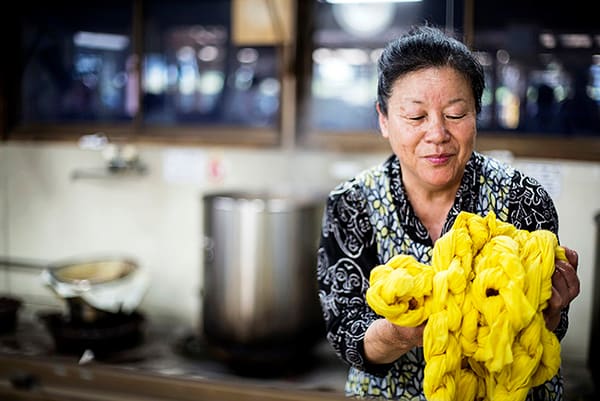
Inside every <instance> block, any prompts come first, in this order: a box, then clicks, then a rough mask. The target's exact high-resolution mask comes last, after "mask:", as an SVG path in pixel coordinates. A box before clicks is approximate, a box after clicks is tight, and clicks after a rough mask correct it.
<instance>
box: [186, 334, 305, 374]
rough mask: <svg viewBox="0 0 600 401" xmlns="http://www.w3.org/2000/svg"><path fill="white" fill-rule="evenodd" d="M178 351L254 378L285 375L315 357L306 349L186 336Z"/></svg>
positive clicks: (296, 370) (297, 371)
mask: <svg viewBox="0 0 600 401" xmlns="http://www.w3.org/2000/svg"><path fill="white" fill-rule="evenodd" d="M175 350H176V352H178V353H179V354H181V355H183V356H185V357H188V358H191V359H197V360H206V359H209V360H212V361H214V362H217V363H219V364H222V365H224V367H226V368H227V369H228V370H229V371H230V372H231V373H233V374H235V375H238V376H245V377H254V378H275V377H286V376H287V377H289V376H296V375H298V374H302V373H305V372H307V371H309V370H310V369H312V368H314V365H315V363H316V356H315V355H314V353H313V352H312V351H311V350H310V349H307V348H294V347H278V346H263V347H258V346H244V345H235V346H234V345H228V346H224V345H217V344H212V343H209V342H207V341H206V340H205V339H203V338H201V337H198V336H195V335H189V336H186V337H184V338H183V339H182V340H181V341H179V343H178V344H176V347H175Z"/></svg>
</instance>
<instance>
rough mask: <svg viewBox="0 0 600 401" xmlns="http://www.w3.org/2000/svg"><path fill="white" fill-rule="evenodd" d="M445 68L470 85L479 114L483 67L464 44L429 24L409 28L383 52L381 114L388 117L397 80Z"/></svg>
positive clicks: (380, 63) (379, 95)
mask: <svg viewBox="0 0 600 401" xmlns="http://www.w3.org/2000/svg"><path fill="white" fill-rule="evenodd" d="M445 66H448V67H452V68H454V69H455V70H457V71H458V72H459V73H461V74H462V75H463V76H464V77H465V78H466V79H467V80H468V82H469V83H470V84H471V90H472V91H473V97H474V99H475V110H476V112H477V113H479V112H480V111H481V97H482V95H483V89H484V87H485V77H484V73H483V66H482V65H481V63H480V62H479V60H477V58H476V56H475V55H474V54H473V52H472V51H471V50H470V49H469V48H468V47H467V46H466V45H465V44H464V43H462V42H461V41H459V40H458V39H456V38H454V37H452V36H450V35H448V34H446V33H444V32H443V31H442V30H441V29H440V28H437V27H435V26H432V25H428V24H426V25H419V26H414V27H412V28H411V29H410V30H409V31H408V32H407V33H406V34H404V35H402V36H400V37H399V38H397V39H394V40H392V41H390V42H389V43H388V44H387V45H386V46H385V48H384V49H383V52H382V53H381V56H380V57H379V61H378V63H377V70H378V77H377V103H378V104H379V108H380V110H381V112H382V113H383V114H384V115H387V104H388V99H389V98H390V96H391V94H392V86H393V85H394V82H395V81H396V80H397V79H398V78H400V77H402V76H404V75H406V74H408V73H410V72H413V71H417V70H420V69H423V68H429V67H445Z"/></svg>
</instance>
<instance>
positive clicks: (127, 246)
mask: <svg viewBox="0 0 600 401" xmlns="http://www.w3.org/2000/svg"><path fill="white" fill-rule="evenodd" d="M139 152H140V157H141V159H142V161H143V162H144V163H145V164H146V165H147V166H148V173H147V174H146V175H143V176H128V177H108V178H88V179H73V178H72V174H73V172H74V171H75V170H77V169H82V168H102V167H104V163H105V161H104V160H103V158H102V156H101V154H100V153H99V152H98V151H90V150H81V149H79V148H78V147H77V146H75V145H68V144H52V145H47V144H46V145H38V144H15V143H9V144H2V145H0V256H4V257H12V258H26V259H30V260H34V261H39V262H40V263H45V262H54V261H57V260H61V259H64V258H71V257H74V256H86V255H96V254H109V255H110V254H114V255H121V254H126V255H131V256H133V257H135V258H136V259H137V260H138V262H139V263H140V265H141V266H142V267H144V268H145V269H146V270H147V271H148V272H149V274H150V280H151V281H150V287H149V290H148V292H147V293H146V296H145V298H144V300H143V303H142V305H141V308H142V309H143V310H144V311H145V312H146V313H147V314H148V315H149V318H150V319H160V320H166V321H173V322H176V323H179V324H183V325H186V326H189V327H193V328H195V327H197V326H198V325H199V324H200V323H199V317H200V313H201V299H200V290H201V288H202V267H203V266H202V241H203V232H202V224H203V222H202V215H201V212H202V203H201V199H202V196H203V194H204V193H206V192H212V191H219V190H224V189H254V190H264V189H273V188H275V189H276V190H278V191H289V190H299V189H302V190H306V191H309V192H323V191H327V190H329V189H330V188H332V187H333V185H335V184H336V183H337V182H338V181H340V180H341V179H343V178H345V177H346V176H350V175H352V174H353V173H354V172H356V171H358V170H360V169H362V168H365V167H367V166H369V165H371V164H373V163H377V162H380V161H381V160H382V159H383V157H385V156H386V155H377V154H375V155H372V154H371V155H362V154H337V153H320V152H296V153H293V152H290V151H279V150H268V151H267V150H265V151H262V150H261V151H258V150H246V149H235V148H194V147H189V148H188V147H186V148H174V147H161V146H143V147H141V148H139ZM513 162H514V164H515V165H517V166H518V167H521V168H522V169H524V170H526V171H531V173H532V174H541V175H543V177H541V178H542V179H543V180H544V182H547V183H548V185H552V192H553V194H554V196H555V200H556V206H557V208H558V211H559V215H560V219H561V227H560V233H559V234H560V238H561V241H562V243H563V244H565V245H569V246H571V247H573V248H575V249H577V250H578V251H579V255H580V266H579V270H580V276H581V282H582V294H581V296H580V297H579V298H578V299H577V300H576V301H575V302H574V303H573V305H572V309H571V328H570V330H569V333H568V335H567V338H565V340H564V341H563V351H564V355H565V357H567V358H572V359H576V360H585V358H586V357H587V345H588V341H589V327H590V319H591V301H592V299H591V297H592V292H593V288H592V283H593V270H594V257H595V248H594V247H595V238H596V227H595V223H594V220H593V217H594V215H595V214H596V213H598V212H599V211H600V163H589V162H559V161H555V160H513ZM0 292H8V293H12V294H15V295H18V296H20V297H22V298H24V300H25V301H26V310H27V311H34V310H36V309H39V308H43V307H46V306H47V305H55V306H61V305H62V303H61V302H60V300H59V299H57V298H56V297H54V296H53V295H52V293H51V292H50V290H49V289H48V288H46V287H44V286H43V285H42V283H41V280H40V278H39V274H38V271H34V270H27V269H10V271H4V272H2V271H0Z"/></svg>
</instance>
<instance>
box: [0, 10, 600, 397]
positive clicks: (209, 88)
mask: <svg viewBox="0 0 600 401" xmlns="http://www.w3.org/2000/svg"><path fill="white" fill-rule="evenodd" d="M0 20H1V21H2V25H3V28H4V30H3V33H4V34H3V35H2V38H1V39H0V41H1V42H2V50H3V54H4V56H3V62H2V65H1V67H0V74H1V75H0V138H1V141H0V259H2V265H0V295H2V294H4V295H5V296H6V297H8V298H18V299H19V300H21V301H22V304H21V306H20V308H19V312H18V313H19V317H20V320H19V321H20V322H27V321H36V320H37V318H36V316H38V314H39V313H40V311H43V310H47V309H49V308H50V309H55V310H60V309H64V308H65V307H73V305H71V304H65V299H64V298H65V293H64V292H62V293H61V292H60V291H58V295H59V296H57V289H56V287H55V288H53V289H54V291H51V289H50V288H48V287H49V286H48V282H44V281H43V280H41V279H40V274H41V273H42V272H43V271H44V270H47V268H48V267H49V266H52V265H54V266H55V265H56V262H57V261H63V260H68V259H72V258H78V260H82V259H83V260H86V258H88V259H90V260H92V259H93V257H95V256H96V255H110V256H119V255H126V256H127V257H128V258H132V259H134V260H135V262H136V264H137V265H138V266H140V267H141V268H143V271H144V278H145V281H144V283H145V284H144V286H143V289H140V288H141V287H138V289H140V291H141V292H143V296H140V297H139V299H137V300H134V301H135V302H134V304H135V305H134V306H135V308H136V310H138V311H140V313H143V315H144V317H145V320H146V321H147V322H148V324H149V325H157V326H160V327H165V326H167V327H177V328H182V330H186V329H189V330H190V331H191V332H193V333H196V334H197V336H198V337H203V336H204V335H205V334H206V329H207V327H205V326H206V325H207V324H212V323H214V322H215V320H218V318H217V317H212V315H211V316H208V315H209V314H208V313H204V312H205V310H204V309H205V307H207V308H208V307H212V306H214V305H217V304H218V305H219V308H223V309H219V311H220V314H221V315H227V314H228V313H233V312H231V310H235V313H233V315H232V316H233V317H231V323H230V324H231V327H227V326H226V325H225V326H222V327H221V326H219V327H220V328H219V329H215V330H214V331H213V332H212V334H211V335H212V336H213V339H214V338H218V337H220V336H222V334H223V332H226V331H229V330H234V331H235V330H238V329H239V330H240V332H237V334H236V335H237V337H236V336H232V338H231V342H229V343H227V344H225V345H223V344H219V346H222V347H225V348H228V349H227V350H228V351H231V347H232V346H234V345H239V344H238V343H240V342H241V343H244V341H245V340H246V339H248V338H249V337H248V336H250V337H252V336H253V335H254V336H260V335H262V334H261V333H260V332H259V333H258V334H257V332H256V331H253V332H250V333H249V332H247V330H246V328H240V326H238V325H240V323H239V322H240V321H244V320H243V319H249V320H246V323H247V324H248V325H254V324H256V321H253V320H252V319H253V318H254V319H260V320H258V322H259V323H258V324H260V325H264V326H265V327H266V329H265V330H266V331H267V332H268V331H269V328H270V329H271V331H272V333H268V334H273V335H275V334H277V333H275V332H278V331H279V330H280V329H285V330H292V334H293V335H292V336H291V337H290V338H293V339H296V335H299V333H306V330H307V326H306V325H308V326H310V327H311V328H310V329H309V330H312V326H311V324H312V323H314V322H315V319H318V318H315V314H314V312H310V314H309V313H308V312H306V311H305V310H304V308H301V307H300V305H304V302H312V299H308V300H306V299H304V298H303V296H302V295H299V294H295V295H293V296H289V297H288V298H290V297H295V298H294V299H293V301H295V302H296V303H293V302H291V301H290V302H291V303H287V304H286V305H287V306H285V308H287V309H286V310H287V311H288V312H289V311H293V313H296V314H298V315H300V316H301V317H302V315H304V314H306V316H304V317H305V319H302V318H300V319H298V321H297V322H296V323H297V324H295V325H292V324H291V323H290V325H288V326H287V327H283V328H282V327H279V326H278V325H277V323H273V321H272V320H270V318H271V317H273V316H276V313H278V312H281V311H275V312H274V311H272V310H269V311H268V312H264V314H262V312H261V314H256V315H252V312H255V313H256V311H257V310H258V306H257V305H259V303H261V302H262V303H264V305H262V307H263V308H265V310H266V309H268V307H267V306H265V305H268V303H269V302H273V301H276V303H278V302H279V300H281V299H283V298H285V294H284V295H282V294H281V291H279V292H277V291H276V289H281V288H283V287H285V286H286V285H287V286H289V285H290V280H292V279H293V280H296V281H294V282H299V281H298V280H300V281H302V280H304V279H306V278H310V277H312V275H313V274H314V269H315V266H316V255H314V256H315V259H314V263H313V259H312V253H311V252H312V250H313V247H311V246H314V243H311V244H309V246H308V247H307V248H306V249H308V250H307V251H304V250H303V251H298V249H305V248H300V247H299V246H298V247H295V246H293V245H290V244H299V241H300V237H299V235H300V234H299V228H298V226H299V224H298V223H297V220H295V219H297V218H298V216H301V217H300V218H301V219H304V220H302V221H307V220H306V218H307V217H306V216H307V215H306V214H303V213H305V212H306V210H305V209H304V205H305V204H304V203H298V200H303V199H306V198H309V199H310V200H311V201H310V203H311V206H312V209H311V210H310V211H309V213H312V214H310V217H309V218H310V219H312V218H313V217H314V216H317V219H318V218H320V210H319V209H318V207H319V206H320V205H322V202H323V201H324V197H325V194H326V193H327V192H328V191H329V190H330V189H331V188H333V186H334V185H336V184H337V183H338V182H340V181H342V180H345V179H347V178H349V177H351V176H352V175H354V174H356V173H357V172H358V171H360V170H362V169H364V168H367V167H369V166H371V165H373V164H375V163H379V162H380V161H381V160H383V159H384V158H385V157H386V156H387V155H388V154H389V152H390V150H389V148H388V146H387V144H386V142H385V141H383V140H382V139H381V138H380V136H379V135H378V130H377V124H376V113H375V108H374V102H375V90H376V71H375V62H376V59H377V57H378V55H379V52H380V51H381V49H382V46H383V45H384V44H385V42H386V41H388V40H389V39H391V38H394V37H396V36H398V35H400V34H402V33H403V32H405V31H406V30H407V29H409V27H410V26H411V25H413V24H417V23H421V22H424V21H428V22H430V23H433V24H435V25H438V26H440V27H443V28H445V29H446V30H447V31H448V32H451V33H453V34H454V35H455V36H456V37H458V38H460V39H461V40H464V41H465V43H467V44H468V45H469V46H470V47H471V48H472V49H473V50H474V51H475V52H476V54H477V55H478V57H480V60H481V61H482V63H483V65H484V67H485V73H486V89H485V93H484V99H483V100H484V101H483V110H482V113H481V116H480V120H479V134H478V139H477V148H478V150H481V151H483V152H487V153H490V154H493V155H494V156H496V157H498V158H500V159H502V160H505V161H508V162H510V163H512V164H513V165H515V166H516V167H518V168H520V169H522V170H523V171H525V172H526V173H529V174H531V175H533V176H535V177H536V178H538V179H539V180H540V182H541V183H542V184H543V185H544V186H545V187H546V188H547V189H548V191H549V192H550V193H551V195H552V196H553V198H554V200H555V203H556V206H557V209H558V212H559V217H560V222H561V225H560V230H559V236H560V240H561V242H562V243H564V244H566V245H568V246H570V247H572V248H575V249H577V250H578V252H579V255H580V259H579V260H580V262H579V272H580V277H581V284H582V288H581V295H580V296H579V298H577V299H576V300H575V302H573V304H572V307H571V312H570V316H571V327H570V329H569V332H568V334H567V337H566V338H565V339H564V340H563V342H562V352H563V358H564V359H565V361H567V362H568V364H569V365H570V366H573V367H574V370H573V371H574V372H576V373H575V374H574V376H578V377H582V378H583V379H584V380H586V381H587V382H586V383H587V384H589V382H590V379H589V371H590V370H597V368H596V366H595V365H594V363H595V362H594V359H598V358H597V356H598V354H597V352H598V351H597V349H596V348H595V345H594V344H593V342H592V341H591V339H592V338H593V337H594V334H599V333H600V332H598V328H596V327H595V325H597V324H598V322H600V310H599V309H600V306H599V301H598V299H596V298H597V297H596V296H595V295H594V293H595V292H598V289H599V288H595V283H597V282H598V284H599V285H600V279H598V278H597V277H596V276H597V273H596V272H597V271H598V269H600V261H599V260H598V258H599V256H598V253H599V252H600V251H599V245H598V244H599V240H598V235H599V234H598V232H599V229H598V225H599V224H600V223H599V222H598V221H597V216H598V213H600V111H599V110H600V18H599V17H598V15H597V14H596V13H594V12H590V10H589V6H588V5H587V3H585V2H583V1H576V0H575V1H572V2H571V3H569V4H566V3H564V2H561V1H555V0H552V1H529V2H522V1H516V0H508V1H503V2H486V3H485V4H484V3H483V2H481V1H475V0H421V1H419V0H413V1H339V0H338V1H333V0H330V1H326V0H306V1H304V0H195V1H192V0H173V1H169V2H163V1H156V0H130V1H122V0H102V1H98V0H88V1H86V2H85V3H76V2H67V1H54V2H40V1H35V0H22V1H20V2H19V4H15V5H14V10H13V11H10V12H9V11H5V12H3V13H2V16H1V17H0ZM214 194H223V195H224V197H225V198H228V199H229V201H231V202H233V203H231V204H228V205H229V206H223V205H225V203H223V204H221V203H215V202H213V201H212V198H210V199H211V202H208V201H207V200H208V199H209V198H208V197H209V196H210V195H214ZM281 199H285V201H286V202H284V206H285V207H283V209H281V207H282V206H281V204H279V206H277V205H274V204H273V203H272V202H271V201H273V200H281ZM257 200H258V201H259V203H260V202H262V203H260V205H262V206H259V207H258V208H253V206H252V205H255V204H256V203H255V202H253V201H257ZM288 202H289V203H288ZM290 205H291V208H289V207H290ZM300 205H302V206H300ZM222 207H223V208H224V209H223V208H222ZM278 207H279V209H278ZM272 208H273V209H272ZM282 210H284V215H285V216H287V217H286V218H283V219H281V220H282V221H279V220H278V219H279V217H277V218H276V217H274V216H280V215H281V213H282ZM299 211H302V213H299ZM285 213H287V214H285ZM263 219H264V220H265V221H264V222H262V221H263ZM249 221H250V222H251V221H253V222H254V223H249ZM243 222H246V223H243ZM256 222H259V223H256ZM256 224H258V226H257V225H256ZM275 226H277V228H274V227H275ZM219 227H220V228H219ZM223 227H225V228H223ZM248 227H251V228H248ZM257 227H258V228H257ZM310 227H312V226H310ZM312 228H314V230H313V231H311V233H314V234H307V233H306V232H303V234H302V236H304V237H306V236H308V237H310V238H312V236H313V235H314V241H316V236H318V223H316V224H315V225H314V227H312ZM312 228H311V229H312ZM252 229H255V230H256V231H252ZM243 230H246V231H244V232H245V233H240V232H241V231H243ZM248 230H249V231H248ZM272 232H277V233H279V234H280V235H279V236H277V237H275V238H281V236H282V235H283V236H288V237H289V238H290V240H289V241H290V242H284V243H281V242H277V241H275V240H274V239H272V238H271V237H270V235H273V234H272ZM232 233H233V234H232ZM290 233H293V235H292V234H290ZM228 234H231V235H235V237H232V236H229V235H228ZM263 237H264V238H265V239H263ZM217 238H220V239H217ZM256 238H261V240H257V239H256ZM275 248H277V249H279V250H280V251H276V250H275ZM281 249H284V251H281ZM259 254H261V255H262V256H259ZM227 255H234V256H231V258H228V257H227ZM264 255H271V256H264ZM307 255H310V256H307ZM236 257H237V258H238V259H236V260H233V259H235V258H236ZM243 260H245V261H250V262H251V263H250V262H249V263H246V264H245V265H246V266H245V267H244V268H242V267H240V266H241V265H244V263H243ZM236 261H239V263H238V262H236ZM296 262H298V263H296ZM261 264H262V265H264V266H267V265H268V266H269V269H270V270H268V271H266V270H265V268H264V267H263V266H261ZM276 266H279V269H281V270H282V272H279V273H276V272H275V270H276ZM286 268H287V270H285V269H286ZM219 271H221V272H227V274H224V273H221V274H220V273H218V272H219ZM232 277H235V278H232ZM299 277H300V279H299ZM227 280H230V281H235V283H236V284H235V286H234V285H232V284H230V281H227ZM260 281H263V282H268V283H271V284H270V286H269V285H266V284H265V285H263V286H262V287H261V286H260V285H257V284H256V283H257V282H260ZM303 285H305V287H300V288H301V289H303V290H304V289H306V291H307V293H310V294H311V295H312V293H311V291H312V289H311V288H310V286H309V285H308V286H306V284H303ZM248 287H250V288H252V289H255V290H256V291H257V293H260V292H262V293H268V294H271V295H270V298H269V297H267V298H265V299H263V298H257V295H256V294H255V293H253V294H245V293H244V290H243V288H248ZM61 288H62V287H61ZM215 289H218V290H215ZM63 290H64V289H63ZM207 291H208V292H207ZM219 291H222V292H221V293H220V292H219ZM230 292H231V294H230ZM209 295H210V296H209ZM232 297H233V299H232ZM278 297H279V298H278ZM138 301H139V303H138ZM208 302H210V303H208ZM253 302H255V304H253ZM207 303H208V304H207ZM224 304H225V305H230V309H228V308H227V307H223V305H224ZM244 305H245V306H244ZM248 305H254V306H248ZM282 308H283V306H282ZM71 312H72V313H73V309H71ZM207 316H208V317H207ZM244 316H245V318H244ZM284 320H285V319H284ZM211 327H212V326H211ZM50 328H51V327H50ZM16 330H17V332H18V333H19V331H18V330H19V328H18V327H17V329H16ZM263 334H264V333H263ZM288 334H289V333H288ZM278 336H279V337H281V335H280V334H278ZM286 336H287V334H286ZM299 337H302V336H301V335H299ZM55 340H56V338H55ZM308 346H309V347H310V346H312V343H311V344H309V345H308ZM254 351H255V350H254ZM276 351H278V352H281V349H278V350H276ZM261 352H264V350H263V349H261ZM249 359H252V358H249ZM336 372H337V371H336ZM203 373H205V372H203ZM334 376H335V379H336V380H337V379H339V377H342V376H343V374H342V375H341V376H340V375H337V373H336V374H335V375H334ZM342 379H343V377H342ZM337 384H338V382H337V381H336V382H335V384H334V387H335V386H336V385H337ZM587 384H586V385H587ZM340 386H341V384H340ZM335 390H336V391H339V390H341V387H337V388H335ZM585 391H589V387H586V390H585ZM572 399H575V398H574V397H573V398H572ZM578 399H582V398H578Z"/></svg>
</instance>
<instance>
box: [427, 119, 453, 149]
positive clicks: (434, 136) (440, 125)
mask: <svg viewBox="0 0 600 401" xmlns="http://www.w3.org/2000/svg"><path fill="white" fill-rule="evenodd" d="M428 122H429V124H428V126H427V131H426V133H425V139H426V140H427V141H429V142H436V143H438V142H445V141H446V140H448V138H449V137H450V133H449V132H448V129H447V128H446V121H445V120H444V118H443V117H429V121H428Z"/></svg>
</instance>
